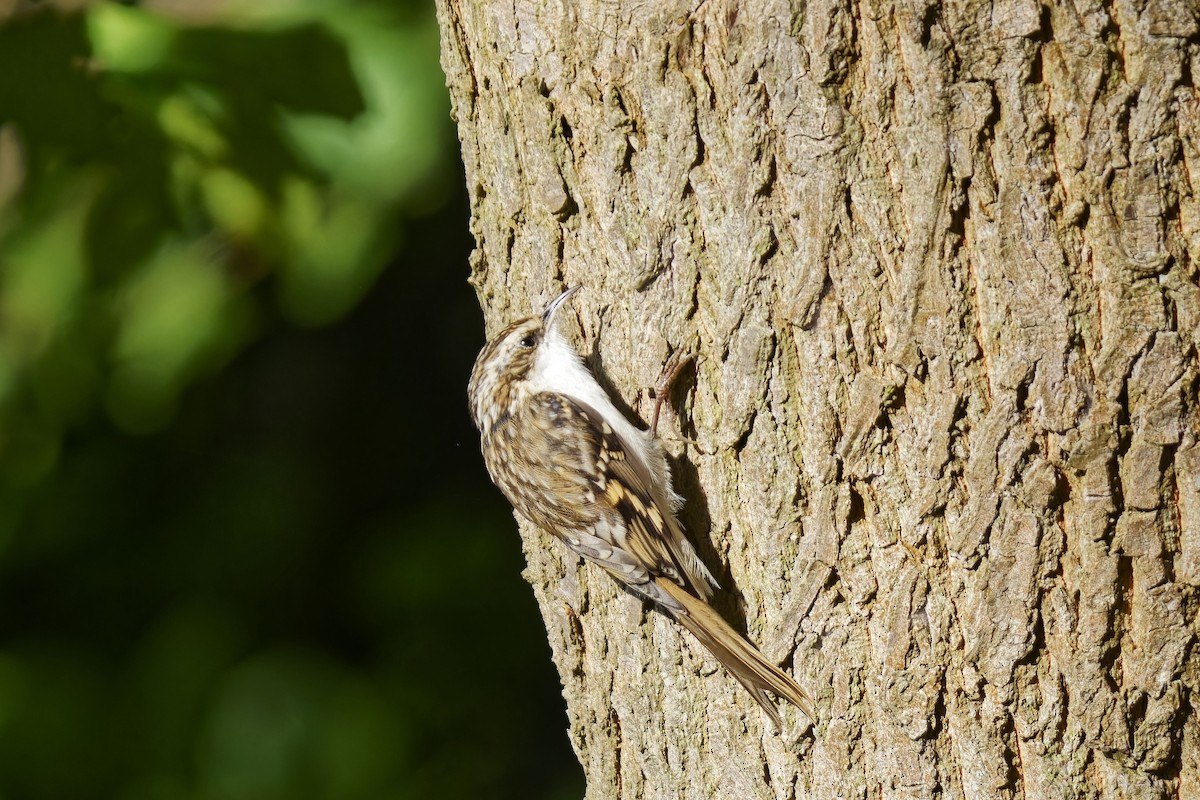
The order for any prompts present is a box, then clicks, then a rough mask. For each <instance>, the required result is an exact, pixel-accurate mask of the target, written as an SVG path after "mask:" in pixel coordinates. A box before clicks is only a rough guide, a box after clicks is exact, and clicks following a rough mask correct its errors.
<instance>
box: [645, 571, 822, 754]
mask: <svg viewBox="0 0 1200 800" xmlns="http://www.w3.org/2000/svg"><path fill="white" fill-rule="evenodd" d="M655 582H656V583H657V584H658V585H659V586H660V587H661V588H662V589H663V591H665V592H666V593H667V594H669V595H670V596H671V597H672V598H673V599H675V600H676V601H678V602H679V604H680V605H682V606H683V607H684V609H685V610H686V611H685V613H683V614H675V617H676V619H678V620H679V624H680V625H682V626H683V627H685V628H687V629H688V630H689V631H691V633H692V635H693V636H695V637H696V638H697V639H699V640H700V643H701V644H702V645H704V646H705V647H707V648H708V649H709V651H711V652H712V654H713V656H715V657H716V659H717V660H718V661H720V662H721V664H723V665H724V667H725V669H727V670H729V672H730V674H732V675H733V677H735V678H737V679H738V682H739V683H741V684H742V685H743V686H745V687H746V688H747V689H748V690H749V691H750V694H752V695H753V696H754V699H755V700H757V701H758V703H759V705H761V706H762V707H763V709H764V710H765V711H766V712H767V714H769V715H770V717H771V720H772V721H773V722H774V723H775V728H776V729H777V730H778V729H781V728H782V720H781V719H780V717H779V710H778V709H777V708H775V705H774V703H772V702H771V700H770V698H769V697H767V692H771V693H773V694H776V695H779V696H780V697H782V698H783V699H784V700H787V701H788V702H789V703H791V704H792V705H794V706H796V707H797V708H799V709H800V710H801V711H803V712H804V713H805V714H806V715H807V716H808V718H809V719H810V720H812V721H813V723H814V724H815V723H816V721H817V716H816V714H814V713H813V710H812V703H811V701H810V700H809V699H808V695H806V694H805V693H804V690H803V689H801V688H800V686H799V684H797V683H796V682H795V681H794V680H792V678H791V677H790V676H789V675H787V674H786V673H784V672H783V671H782V670H781V669H779V667H777V666H775V665H774V664H772V663H771V662H770V661H767V659H766V657H765V656H763V654H762V653H760V652H758V650H757V649H756V648H755V647H754V645H752V644H750V642H748V641H746V640H745V639H744V638H743V637H742V636H741V634H739V633H738V632H737V631H735V630H734V629H733V628H732V627H731V626H730V625H729V623H728V622H726V621H725V620H724V619H722V618H721V616H720V615H719V614H718V613H717V612H716V611H715V610H714V609H713V608H712V607H711V606H710V605H708V603H706V602H704V601H703V600H700V599H699V598H696V597H693V596H692V595H691V594H689V593H688V592H687V590H686V589H684V588H683V587H681V586H679V585H678V584H676V583H674V582H673V581H671V580H668V579H666V578H657V579H656V580H655Z"/></svg>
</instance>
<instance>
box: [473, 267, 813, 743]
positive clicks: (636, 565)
mask: <svg viewBox="0 0 1200 800" xmlns="http://www.w3.org/2000/svg"><path fill="white" fill-rule="evenodd" d="M578 288H579V287H577V286H576V287H572V288H570V289H568V290H567V291H565V292H563V293H562V294H560V295H559V296H558V297H556V298H555V299H554V300H552V301H551V302H550V304H549V305H547V306H546V308H545V310H544V311H543V312H542V313H541V314H538V315H535V316H530V317H526V318H524V319H520V320H517V321H516V322H513V323H512V324H511V325H509V326H508V327H506V328H505V329H504V330H502V331H500V332H499V333H498V334H496V336H495V337H493V338H492V339H491V340H490V341H488V343H487V344H485V345H484V347H483V350H482V351H480V353H479V357H478V358H477V359H476V360H475V366H474V368H473V369H472V371H471V380H470V383H469V384H468V387H467V393H468V399H469V402H470V406H471V417H472V419H473V420H474V422H475V426H476V427H477V428H478V429H479V433H480V437H481V439H482V449H483V458H484V461H485V462H486V463H487V469H488V472H489V474H490V475H491V477H492V480H493V481H494V482H495V484H496V485H497V486H498V487H499V488H500V490H501V491H502V492H503V493H504V496H505V497H507V498H508V500H509V502H510V503H512V505H513V508H515V509H516V510H517V512H518V513H519V514H520V515H521V516H523V517H525V518H526V519H528V520H529V521H530V522H532V523H533V524H535V525H537V526H538V527H540V528H542V529H544V530H546V531H548V532H550V533H552V534H553V535H554V536H555V537H556V538H557V539H558V540H559V541H561V542H562V543H563V544H565V545H566V546H567V547H568V548H569V549H570V550H571V551H572V552H574V553H576V554H578V555H580V556H582V557H583V558H585V559H587V560H588V561H591V562H592V563H594V564H597V565H599V566H600V567H603V568H604V570H605V571H607V572H608V573H609V574H610V575H612V576H613V577H614V578H616V579H617V580H618V581H620V582H621V583H622V584H624V585H625V586H627V587H628V588H629V589H631V590H632V591H633V592H635V593H636V594H638V595H640V596H642V597H644V598H646V599H648V600H651V601H653V602H654V603H656V604H657V605H658V607H659V608H661V609H662V610H663V611H665V612H666V613H667V614H669V615H670V616H671V617H672V618H674V619H675V620H676V621H678V622H679V624H681V625H682V626H683V627H685V628H687V630H688V631H690V632H691V633H692V635H693V636H695V637H696V638H697V639H698V640H700V643H701V644H703V645H704V646H705V647H707V648H708V649H709V650H710V651H711V652H712V654H713V656H715V657H716V659H717V660H718V661H720V662H721V664H723V665H724V666H725V668H726V669H727V670H729V672H730V673H731V674H732V675H733V676H734V677H735V678H736V679H737V680H738V681H739V682H741V684H742V685H743V686H745V687H746V688H747V689H748V690H749V691H750V693H751V694H752V695H753V696H754V699H755V700H757V701H758V703H759V704H760V705H761V706H762V707H763V709H765V710H766V712H767V714H768V715H770V717H771V720H772V721H773V722H774V724H775V728H776V729H777V730H778V729H780V727H781V720H780V716H779V711H778V709H777V708H776V707H775V705H774V704H773V703H772V702H771V699H770V698H769V697H768V695H767V693H768V692H770V693H773V694H776V695H778V696H779V697H782V698H783V699H784V700H787V701H788V702H789V703H792V704H793V705H795V706H797V707H799V708H800V709H801V710H802V711H803V712H804V713H805V714H806V715H808V717H809V719H810V720H812V721H813V722H816V715H815V714H814V713H813V710H812V704H811V702H810V701H809V699H808V696H807V695H806V694H805V693H804V691H803V690H802V689H801V688H800V686H799V685H798V684H797V683H796V681H794V680H793V679H792V678H791V677H790V676H789V675H787V674H786V673H784V672H783V671H782V670H781V669H780V668H779V667H778V666H776V665H775V664H773V663H771V662H770V661H768V660H767V659H766V657H764V656H763V654H762V653H760V652H759V651H758V650H757V648H755V647H754V645H752V644H750V642H748V641H747V640H746V639H745V638H743V637H742V636H741V635H740V634H739V633H738V632H737V631H736V630H734V629H733V627H732V626H730V625H729V623H727V622H726V621H725V620H724V619H723V618H722V617H721V616H720V615H719V614H718V613H717V612H716V611H715V610H714V609H713V608H712V606H711V605H709V601H710V600H711V599H712V596H713V592H714V591H715V590H716V589H717V588H718V586H717V581H716V579H715V578H713V576H712V573H711V572H709V570H708V568H707V567H705V565H704V563H703V562H702V561H701V560H700V557H699V556H698V555H697V554H696V550H695V548H693V547H692V544H691V542H689V541H688V539H687V537H686V536H685V535H684V533H683V528H682V526H681V525H680V524H679V521H678V520H677V519H676V518H675V514H676V512H677V511H679V509H680V507H681V506H682V504H683V499H682V498H681V497H680V496H679V495H678V494H676V493H675V491H674V490H673V489H672V486H671V471H670V466H669V464H668V463H667V458H666V453H665V451H664V450H663V447H662V444H661V443H660V442H659V440H658V436H657V434H656V428H657V423H658V410H659V406H661V404H662V402H663V400H664V398H665V392H663V391H659V392H658V394H657V396H656V407H655V413H654V419H653V421H652V423H651V426H650V429H649V430H645V431H643V430H640V429H639V428H637V427H635V426H634V425H633V424H632V423H631V422H630V421H629V420H627V419H626V418H625V416H624V415H622V414H621V412H620V411H618V410H617V407H616V406H615V405H614V403H613V401H612V400H611V399H610V398H609V396H608V394H607V392H605V390H604V389H603V387H601V386H600V384H599V383H598V382H597V381H596V378H595V376H593V375H592V373H591V371H590V370H589V369H588V368H587V366H586V365H585V364H584V362H583V359H582V358H580V356H579V354H578V353H577V352H576V351H575V349H574V348H573V347H572V346H571V345H570V344H569V343H568V342H567V340H566V338H565V337H564V336H563V335H562V333H561V332H560V331H559V330H558V329H557V328H556V327H555V324H554V322H555V315H556V313H557V312H558V310H559V309H560V308H562V306H563V304H564V303H565V302H566V301H567V299H568V298H569V297H570V296H571V295H572V294H574V292H575V290H576V289H578Z"/></svg>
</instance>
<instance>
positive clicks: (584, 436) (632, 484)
mask: <svg viewBox="0 0 1200 800" xmlns="http://www.w3.org/2000/svg"><path fill="white" fill-rule="evenodd" d="M531 406H533V407H534V408H537V409H539V412H535V413H541V414H545V415H546V419H547V421H548V422H549V421H551V420H553V421H554V423H556V425H555V426H556V427H561V426H564V425H565V426H567V427H569V428H570V429H572V433H571V434H570V436H571V437H573V438H574V447H578V448H580V450H582V451H583V452H581V453H579V455H578V456H575V455H568V454H567V453H565V452H562V451H561V450H559V446H561V445H564V444H566V442H565V441H564V440H562V439H560V440H559V441H557V442H555V445H556V446H555V447H551V448H549V450H548V452H550V453H555V452H556V451H558V453H559V454H558V456H556V459H557V458H566V459H568V460H573V459H575V458H579V456H582V458H581V459H579V461H577V462H576V463H584V462H588V461H590V462H591V463H590V464H588V467H590V468H588V469H586V472H587V474H588V475H589V477H591V479H592V481H593V487H594V491H595V502H596V503H597V504H598V505H600V506H602V507H608V508H609V509H611V510H612V511H614V512H616V514H617V515H618V516H619V517H620V518H621V520H622V521H623V522H624V523H625V524H624V528H625V535H624V541H623V542H613V543H612V544H613V545H614V546H617V547H620V548H622V549H624V550H626V551H628V553H629V554H630V555H631V556H633V557H634V558H635V559H636V560H637V561H639V562H641V563H642V564H644V565H645V566H646V568H647V570H649V572H650V573H651V574H652V575H654V576H662V577H666V578H669V579H670V580H673V581H675V582H676V583H678V584H679V585H681V586H684V587H685V588H687V589H688V590H690V591H692V592H694V593H696V594H697V595H699V596H700V597H702V598H707V597H710V596H711V595H712V589H711V588H710V587H709V585H708V583H707V582H706V581H705V579H704V577H703V576H702V575H699V574H697V573H696V571H695V570H694V569H692V568H689V567H690V565H691V563H692V561H694V560H697V559H696V556H695V555H694V554H693V553H692V549H691V545H690V544H689V543H688V542H687V541H686V540H684V538H683V531H682V530H680V528H679V525H678V523H676V522H675V519H674V517H673V516H672V515H671V512H670V511H669V510H668V509H666V508H665V507H664V506H663V504H662V503H661V502H660V501H659V500H657V499H656V496H655V493H654V492H653V491H652V489H651V479H650V477H649V474H648V472H647V469H646V466H645V465H643V464H642V463H641V462H640V461H638V460H637V458H636V456H634V455H632V454H631V453H630V452H629V451H628V449H627V448H626V447H625V445H624V443H623V442H622V441H621V437H620V436H618V435H617V433H616V432H615V431H614V430H613V429H612V427H611V426H609V424H608V423H607V422H605V421H604V419H603V417H601V416H600V414H599V412H597V411H595V410H594V409H592V408H590V407H589V406H587V405H586V404H584V403H581V402H579V401H577V400H574V399H572V398H569V397H566V396H564V395H560V394H556V393H551V392H543V393H541V394H539V395H537V396H536V397H534V398H533V401H532V403H531ZM580 422H585V423H586V424H583V425H580V424H579V423H580ZM548 427H551V426H548ZM563 432H564V431H561V430H560V431H559V432H558V433H559V436H561V434H562V433H563ZM550 435H551V436H552V437H554V438H556V439H558V438H559V436H555V434H550ZM567 449H571V448H567ZM701 568H702V566H701Z"/></svg>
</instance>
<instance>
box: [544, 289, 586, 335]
mask: <svg viewBox="0 0 1200 800" xmlns="http://www.w3.org/2000/svg"><path fill="white" fill-rule="evenodd" d="M577 291H579V286H578V285H575V286H572V287H571V288H570V289H567V290H566V291H565V292H563V293H562V294H560V295H559V296H558V297H556V298H554V299H553V300H551V301H550V304H549V305H548V306H546V310H545V311H543V312H542V325H543V326H544V327H546V328H549V327H550V322H551V321H552V320H553V319H554V312H556V311H558V307H559V306H561V305H562V304H563V303H565V302H566V301H567V298H568V297H570V296H571V295H573V294H575V292H577Z"/></svg>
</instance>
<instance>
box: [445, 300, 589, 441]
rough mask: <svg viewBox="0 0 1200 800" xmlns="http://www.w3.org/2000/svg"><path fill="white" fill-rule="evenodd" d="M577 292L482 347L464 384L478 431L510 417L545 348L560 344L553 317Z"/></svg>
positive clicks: (555, 301)
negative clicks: (467, 381)
mask: <svg viewBox="0 0 1200 800" xmlns="http://www.w3.org/2000/svg"><path fill="white" fill-rule="evenodd" d="M578 288H579V287H578V286H572V287H571V288H570V289H567V290H566V291H565V292H563V293H562V294H560V295H559V296H558V297H556V298H554V299H553V300H551V301H550V303H549V304H548V305H547V306H546V308H545V310H544V311H543V312H542V313H541V314H539V315H535V316H532V317H525V318H524V319H519V320H517V321H516V322H514V323H512V324H511V325H509V326H508V327H506V328H505V329H504V330H502V331H500V332H499V333H497V334H496V335H495V336H493V337H492V338H491V339H490V340H489V341H488V343H487V344H485V345H484V346H483V350H481V351H480V352H479V357H478V358H476V359H475V366H474V368H473V369H472V370H471V380H470V382H469V383H468V384H467V397H468V399H469V400H470V404H471V418H472V419H473V420H474V421H475V427H477V428H479V430H481V431H484V432H486V431H489V430H491V429H492V427H493V426H495V425H496V424H497V423H498V422H500V421H501V420H502V419H504V418H505V417H507V416H508V415H509V414H510V413H511V409H512V407H513V405H514V404H515V403H516V402H518V401H519V400H520V398H521V392H522V391H523V390H525V388H526V383H527V381H528V379H529V376H530V373H531V372H532V371H534V370H535V368H536V367H537V364H538V359H539V356H540V357H545V353H546V351H547V349H548V347H547V345H555V344H562V343H563V340H562V337H561V336H560V335H558V334H557V333H554V331H553V324H554V316H555V313H556V312H557V311H558V309H559V308H560V307H561V306H562V305H563V303H564V302H566V300H567V298H568V297H570V296H571V295H572V294H574V293H575V291H576V290H577V289H578Z"/></svg>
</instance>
